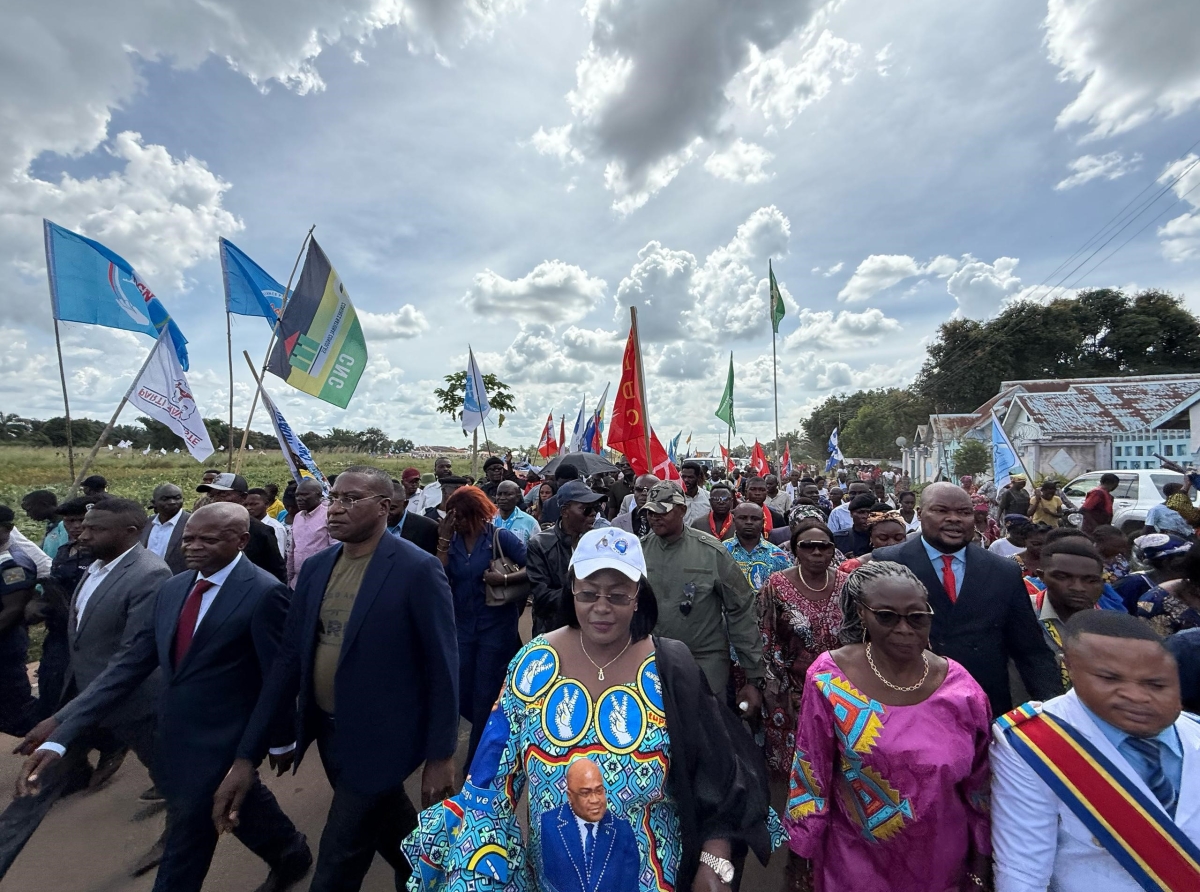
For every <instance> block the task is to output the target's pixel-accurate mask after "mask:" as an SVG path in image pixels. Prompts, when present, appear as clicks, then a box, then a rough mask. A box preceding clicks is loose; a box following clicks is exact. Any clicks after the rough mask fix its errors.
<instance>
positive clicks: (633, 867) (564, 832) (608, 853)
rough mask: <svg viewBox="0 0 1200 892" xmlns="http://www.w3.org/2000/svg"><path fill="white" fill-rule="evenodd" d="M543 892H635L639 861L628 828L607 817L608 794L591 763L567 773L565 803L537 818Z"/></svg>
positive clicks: (578, 763)
mask: <svg viewBox="0 0 1200 892" xmlns="http://www.w3.org/2000/svg"><path fill="white" fill-rule="evenodd" d="M541 829H542V843H541V847H542V880H543V881H544V882H545V883H546V884H547V892H638V888H639V886H638V876H639V874H641V872H642V857H641V854H640V853H639V852H638V847H637V840H636V839H634V836H633V828H632V827H630V826H629V822H628V821H626V820H624V819H622V818H615V817H613V815H612V814H611V813H610V812H609V811H608V791H607V790H605V788H604V778H603V777H602V776H601V774H600V768H599V767H598V766H597V765H596V763H595V762H593V761H592V760H591V759H576V760H575V761H574V762H572V763H571V765H570V767H569V768H567V801H566V802H564V803H563V804H562V805H560V806H559V807H558V808H556V809H554V810H553V811H548V812H545V813H544V814H543V815H542V826H541Z"/></svg>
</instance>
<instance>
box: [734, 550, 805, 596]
mask: <svg viewBox="0 0 1200 892" xmlns="http://www.w3.org/2000/svg"><path fill="white" fill-rule="evenodd" d="M725 549H726V550H727V551H728V552H729V555H730V557H732V558H733V559H734V560H735V561H737V565H738V566H739V567H741V568H742V572H743V573H745V574H746V581H747V582H749V583H750V587H751V588H752V589H754V590H755V591H758V590H759V589H760V588H762V587H763V583H764V582H766V581H767V577H768V576H770V575H771V574H772V573H775V572H777V571H779V570H786V569H787V568H788V567H790V566H791V565H792V562H791V561H790V560H788V556H787V552H786V551H784V550H783V549H782V548H780V547H779V546H778V545H772V544H771V543H770V542H768V541H767V540H766V539H760V540H759V542H758V544H757V545H756V546H754V550H753V551H746V549H745V548H744V547H743V546H742V543H741V542H739V541H738V540H737V539H736V538H733V539H729V540H728V541H727V542H725Z"/></svg>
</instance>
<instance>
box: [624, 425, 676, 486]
mask: <svg viewBox="0 0 1200 892" xmlns="http://www.w3.org/2000/svg"><path fill="white" fill-rule="evenodd" d="M637 447H640V448H638V449H637V457H638V459H639V460H641V461H643V462H644V459H643V458H642V457H643V456H644V455H645V452H646V444H645V441H642V442H640V443H638V444H637ZM625 458H626V460H628V462H629V464H630V465H631V466H632V467H633V468H634V472H635V473H641V472H638V471H637V467H638V466H637V464H635V463H634V460H633V458H631V457H630V456H629V455H628V454H627V455H626V456H625ZM650 468H651V469H650V473H651V474H653V475H654V476H655V477H657V478H658V479H659V480H682V479H683V478H682V477H681V476H680V475H679V469H678V468H677V467H675V461H674V460H673V459H672V458H671V457H670V456H669V455H668V454H667V450H665V449H663V446H662V443H660V442H659V440H658V434H656V433H655V432H654V431H653V430H652V431H650Z"/></svg>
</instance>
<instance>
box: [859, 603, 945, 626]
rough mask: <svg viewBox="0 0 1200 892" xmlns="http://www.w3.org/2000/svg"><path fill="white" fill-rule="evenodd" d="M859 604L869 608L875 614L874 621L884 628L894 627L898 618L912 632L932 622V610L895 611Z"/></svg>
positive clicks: (898, 622)
mask: <svg viewBox="0 0 1200 892" xmlns="http://www.w3.org/2000/svg"><path fill="white" fill-rule="evenodd" d="M861 606H862V608H863V609H864V610H870V611H871V613H873V614H875V621H876V622H878V623H879V625H881V626H883V627H884V628H885V629H894V628H896V626H898V625H900V620H904V621H905V622H906V623H908V627H909V628H910V629H912V630H913V631H914V632H924V631H925V630H926V629H928V628H929V627H930V625H931V624H932V623H933V611H932V610H916V611H913V612H912V613H897V612H896V611H895V610H876V609H875V608H874V607H868V606H867V605H866V604H863V605H861Z"/></svg>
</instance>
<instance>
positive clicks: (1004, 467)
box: [992, 412, 1025, 489]
mask: <svg viewBox="0 0 1200 892" xmlns="http://www.w3.org/2000/svg"><path fill="white" fill-rule="evenodd" d="M1024 473H1025V466H1024V465H1023V464H1021V460H1020V459H1019V458H1017V450H1015V449H1014V448H1013V444H1012V441H1011V440H1010V439H1008V434H1006V433H1005V432H1004V427H1003V425H1001V424H1000V419H999V418H997V417H996V413H995V412H993V413H992V482H993V483H994V484H995V486H996V489H1001V488H1002V487H1005V486H1008V484H1010V483H1012V475H1013V474H1024Z"/></svg>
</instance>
